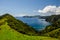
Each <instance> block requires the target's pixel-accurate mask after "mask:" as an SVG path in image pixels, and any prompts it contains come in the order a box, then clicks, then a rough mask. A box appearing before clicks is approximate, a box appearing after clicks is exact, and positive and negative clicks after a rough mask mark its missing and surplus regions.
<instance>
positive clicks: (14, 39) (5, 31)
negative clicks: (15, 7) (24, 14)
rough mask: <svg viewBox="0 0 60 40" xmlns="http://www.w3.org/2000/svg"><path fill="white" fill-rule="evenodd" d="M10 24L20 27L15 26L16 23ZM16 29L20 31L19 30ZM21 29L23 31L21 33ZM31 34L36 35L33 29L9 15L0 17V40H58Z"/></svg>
mask: <svg viewBox="0 0 60 40" xmlns="http://www.w3.org/2000/svg"><path fill="white" fill-rule="evenodd" d="M10 22H12V23H13V24H14V23H15V22H16V23H18V24H19V25H20V26H18V25H16V23H15V24H14V25H13V24H12V23H10ZM23 25H24V26H23ZM15 28H16V29H15ZM18 28H19V29H21V30H19V29H18ZM22 28H23V30H24V31H22ZM26 30H28V31H26ZM32 30H33V31H32ZM20 31H21V32H20ZM24 32H27V33H26V34H28V33H30V35H26V34H25V33H24ZM31 34H35V35H37V34H36V31H35V30H34V29H33V28H31V27H29V26H28V25H27V24H25V23H23V22H22V21H19V20H18V21H17V20H16V19H15V18H14V17H12V16H11V15H9V14H6V15H3V16H1V17H0V40H59V39H56V38H51V37H44V36H32V35H31Z"/></svg>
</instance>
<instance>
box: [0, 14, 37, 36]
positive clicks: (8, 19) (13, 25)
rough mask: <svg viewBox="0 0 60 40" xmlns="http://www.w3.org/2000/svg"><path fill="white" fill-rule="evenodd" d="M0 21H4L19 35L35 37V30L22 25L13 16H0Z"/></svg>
mask: <svg viewBox="0 0 60 40" xmlns="http://www.w3.org/2000/svg"><path fill="white" fill-rule="evenodd" d="M0 19H5V20H4V21H6V22H7V23H8V25H9V26H10V27H11V28H12V29H15V30H17V31H18V32H20V33H23V34H28V35H37V34H36V30H35V29H34V28H32V27H31V26H29V25H27V24H25V23H23V22H22V21H20V20H17V19H15V18H14V17H13V16H11V15H9V14H5V15H3V16H1V17H0Z"/></svg>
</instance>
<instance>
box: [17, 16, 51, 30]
mask: <svg viewBox="0 0 60 40" xmlns="http://www.w3.org/2000/svg"><path fill="white" fill-rule="evenodd" d="M17 19H19V20H21V21H23V22H24V23H27V24H28V25H30V26H32V27H33V28H35V29H36V30H38V31H39V30H43V29H44V28H45V27H46V26H48V25H50V23H49V22H47V21H45V19H39V18H23V17H17Z"/></svg>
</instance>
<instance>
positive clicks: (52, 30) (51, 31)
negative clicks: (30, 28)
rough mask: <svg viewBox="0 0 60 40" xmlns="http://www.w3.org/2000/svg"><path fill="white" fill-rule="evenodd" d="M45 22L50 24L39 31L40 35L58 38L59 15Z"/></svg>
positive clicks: (59, 29) (59, 36) (59, 34)
mask: <svg viewBox="0 0 60 40" xmlns="http://www.w3.org/2000/svg"><path fill="white" fill-rule="evenodd" d="M46 21H48V22H51V23H52V24H51V25H49V26H47V27H46V28H45V29H44V30H42V31H40V34H41V35H45V36H50V37H55V38H60V15H52V16H50V17H49V18H47V19H46Z"/></svg>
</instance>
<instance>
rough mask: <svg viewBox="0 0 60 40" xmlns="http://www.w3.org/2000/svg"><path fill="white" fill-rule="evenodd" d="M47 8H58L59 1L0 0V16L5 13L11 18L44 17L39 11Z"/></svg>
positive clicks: (59, 5)
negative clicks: (24, 16)
mask: <svg viewBox="0 0 60 40" xmlns="http://www.w3.org/2000/svg"><path fill="white" fill-rule="evenodd" d="M48 6H51V7H53V6H55V7H56V8H59V7H60V0H0V15H2V14H5V13H9V14H11V15H13V16H23V15H45V13H42V12H40V10H41V11H42V10H43V9H44V8H46V7H48ZM49 8H50V7H49ZM43 12H44V11H43ZM48 13H49V12H48ZM46 14H47V13H46Z"/></svg>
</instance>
